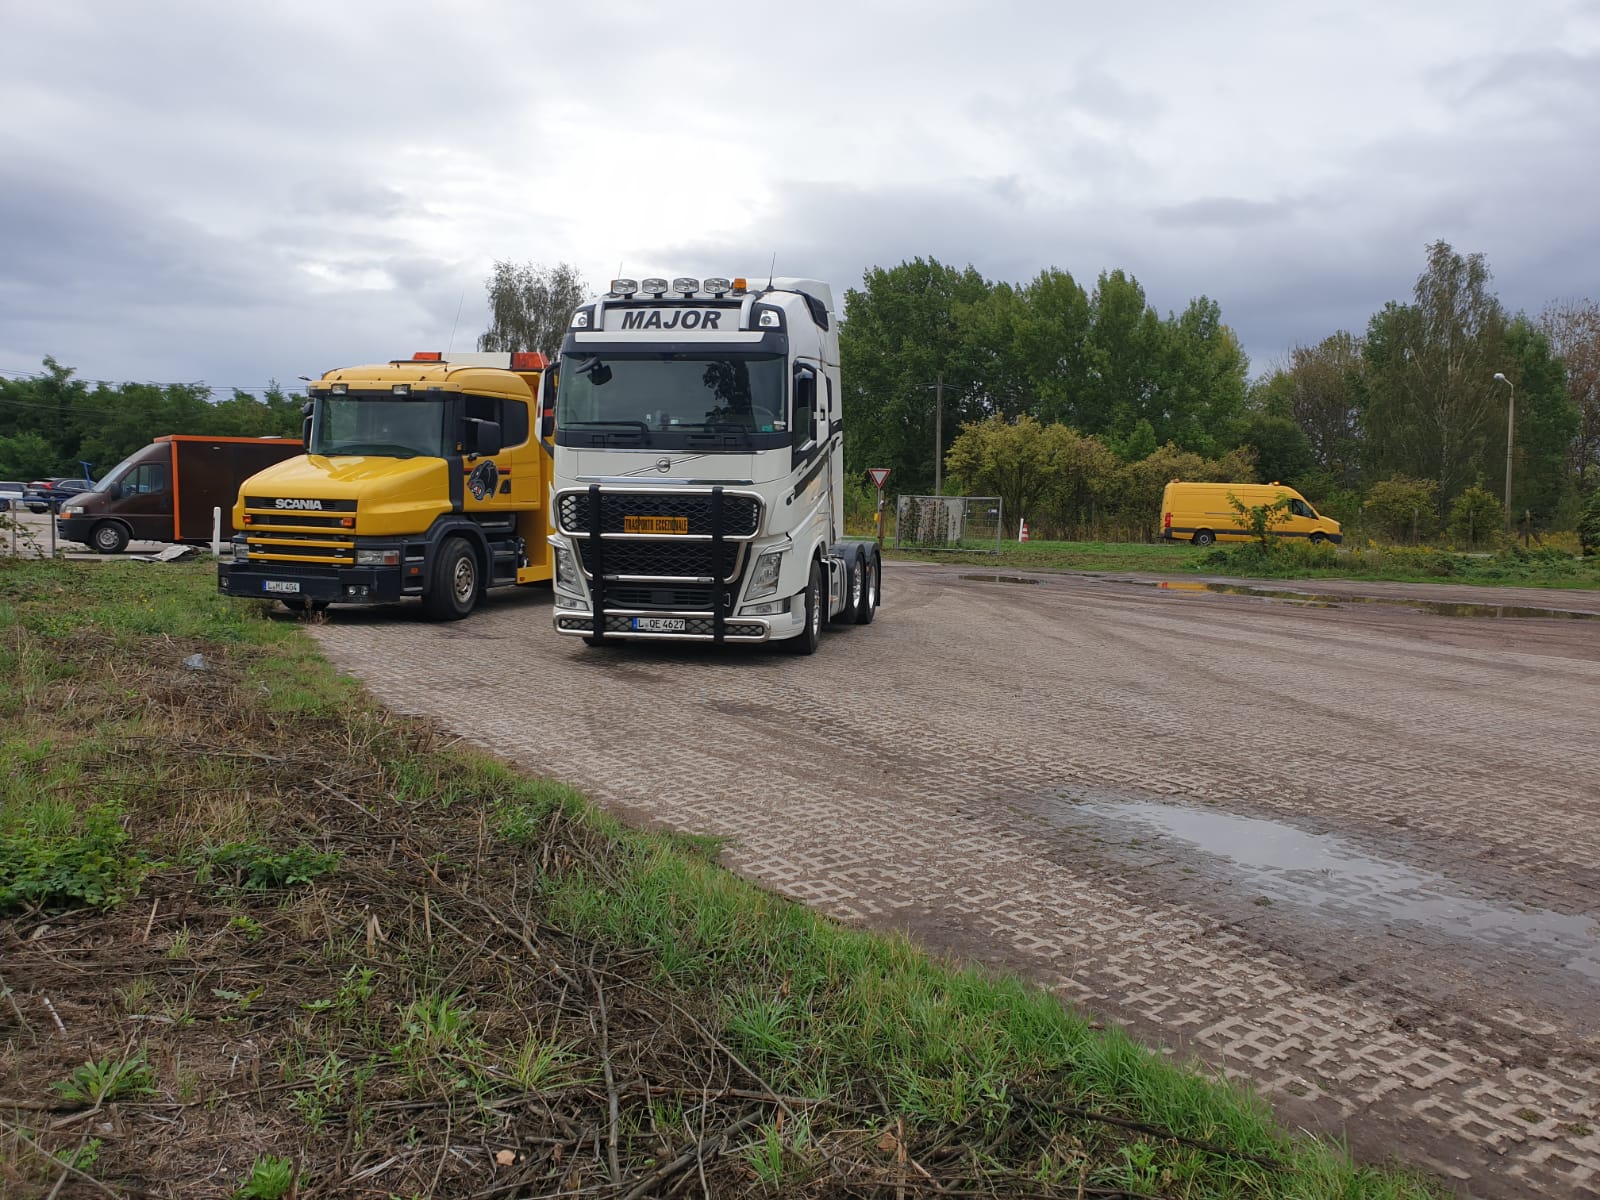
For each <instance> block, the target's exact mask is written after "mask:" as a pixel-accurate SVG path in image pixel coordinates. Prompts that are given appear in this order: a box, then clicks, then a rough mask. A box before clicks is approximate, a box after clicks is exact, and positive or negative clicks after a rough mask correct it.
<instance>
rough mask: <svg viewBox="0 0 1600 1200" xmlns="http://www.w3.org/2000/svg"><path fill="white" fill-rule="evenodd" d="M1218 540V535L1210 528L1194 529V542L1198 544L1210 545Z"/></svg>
mask: <svg viewBox="0 0 1600 1200" xmlns="http://www.w3.org/2000/svg"><path fill="white" fill-rule="evenodd" d="M1216 540H1217V535H1216V534H1214V533H1212V532H1211V530H1209V529H1196V530H1195V531H1194V544H1195V545H1196V546H1209V545H1211V543H1213V542H1215V541H1216Z"/></svg>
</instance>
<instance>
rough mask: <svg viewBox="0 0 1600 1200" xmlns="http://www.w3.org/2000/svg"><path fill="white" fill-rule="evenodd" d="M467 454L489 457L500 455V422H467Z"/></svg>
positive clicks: (471, 420)
mask: <svg viewBox="0 0 1600 1200" xmlns="http://www.w3.org/2000/svg"><path fill="white" fill-rule="evenodd" d="M467 435H468V436H467V453H469V454H478V455H482V456H484V457H486V458H487V457H491V456H493V455H496V454H499V453H500V422H499V421H479V420H476V419H470V420H468V421H467Z"/></svg>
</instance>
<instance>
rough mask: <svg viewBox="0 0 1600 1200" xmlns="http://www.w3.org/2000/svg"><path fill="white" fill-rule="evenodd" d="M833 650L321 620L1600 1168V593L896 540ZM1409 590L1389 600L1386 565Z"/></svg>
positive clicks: (1514, 1153) (1349, 1116)
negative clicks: (866, 612) (1048, 561)
mask: <svg viewBox="0 0 1600 1200" xmlns="http://www.w3.org/2000/svg"><path fill="white" fill-rule="evenodd" d="M884 583H885V595H886V607H885V608H884V609H883V610H882V613H881V614H880V617H879V620H878V621H877V623H875V624H874V625H872V626H870V627H854V628H847V629H843V630H840V631H836V632H833V633H831V634H830V635H829V636H828V637H827V638H826V639H825V640H824V643H823V646H822V648H821V650H820V651H819V652H818V654H817V655H816V656H815V657H814V658H811V659H795V658H792V657H789V656H787V655H783V654H779V653H774V652H771V651H767V650H755V651H752V650H748V649H727V650H717V649H712V648H696V647H676V646H659V645H657V646H623V647H616V648H611V647H602V648H589V647H586V646H584V645H583V643H582V642H581V641H578V640H577V639H564V638H559V637H557V636H556V635H555V634H554V633H553V632H552V630H551V628H550V616H549V594H548V592H547V591H539V590H530V591H528V592H522V593H517V594H515V595H510V596H505V595H501V596H497V597H495V598H492V599H491V600H490V601H489V603H488V605H487V606H486V607H485V608H484V609H483V610H482V611H480V612H478V613H477V614H475V615H474V616H473V617H472V618H470V619H469V620H467V621H464V622H461V623H459V624H453V625H432V624H428V623H426V622H424V621H423V620H422V619H421V616H420V613H419V612H417V611H416V610H415V609H413V608H410V607H402V608H399V609H390V610H386V611H361V610H335V611H334V612H333V613H332V614H331V617H330V619H329V620H328V622H327V623H325V624H319V625H315V626H313V627H312V628H313V630H314V632H315V634H316V636H317V637H318V638H319V639H320V640H321V642H322V644H323V645H324V647H325V649H326V651H327V653H328V654H329V655H330V657H331V658H332V659H333V660H334V662H335V663H337V664H338V665H340V666H341V667H342V668H344V669H346V670H348V671H350V672H352V673H354V674H357V675H358V676H360V677H361V678H362V679H363V680H365V681H366V682H367V684H368V685H369V686H370V687H371V689H372V690H373V692H374V693H375V694H376V695H377V696H378V698H379V699H381V700H382V701H384V702H386V703H387V704H389V705H391V706H392V707H394V708H396V709H398V710H400V711H404V712H412V713H421V714H427V715H429V716H432V717H435V718H437V719H438V720H440V721H442V722H443V723H444V724H445V725H446V726H448V727H449V728H451V729H453V730H455V731H457V732H459V733H461V734H463V735H465V736H467V737H469V738H470V739H472V740H473V741H476V742H478V743H480V744H482V745H484V746H486V747H488V748H490V749H492V750H493V751H495V752H497V753H499V754H501V755H502V756H505V757H506V758H508V759H511V760H514V761H515V762H517V763H519V764H521V765H522V766H524V767H526V768H528V769H530V770H532V771H536V772H542V773H547V774H550V775H554V776H557V777H561V778H564V779H569V780H572V781H574V782H576V783H578V784H580V785H581V786H583V787H584V788H585V789H587V790H588V791H589V792H590V794H592V795H594V796H595V797H596V798H597V799H599V800H601V801H602V802H604V803H606V804H607V805H609V806H612V807H613V808H615V809H616V810H618V811H621V812H624V813H626V814H628V815H630V816H632V817H633V818H635V819H637V820H639V821H642V822H652V823H656V824H659V825H663V826H667V827H671V828H675V829H680V830H685V831H691V832H695V833H703V834H711V835H716V836H718V837H721V838H724V839H726V845H727V849H726V851H725V854H724V860H725V861H726V863H727V864H728V865H729V866H731V867H733V868H734V869H736V870H738V871H740V872H742V873H744V874H746V875H748V876H749V877H751V878H753V879H756V880H759V881H761V882H762V883H764V884H766V885H767V886H770V887H772V888H774V889H776V890H778V891H780V892H783V893H785V894H787V895H790V896H794V897H797V898H800V899H802V900H805V901H807V902H808V903H811V904H813V905H815V906H816V907H818V908H819V909H821V910H823V911H825V912H828V913H830V914H833V915H835V916H837V917H839V918H842V919H845V920H848V921H853V922H859V923H862V924H866V925H870V926H874V927H878V928H885V929H890V928H895V929H906V930H910V931H911V932H912V933H913V934H914V935H915V936H917V937H918V938H919V939H920V940H922V941H923V942H924V943H926V944H927V945H928V946H929V947H931V948H933V949H936V950H945V951H952V952H955V953H959V954H962V955H966V956H969V957H972V958H975V959H979V960H983V961H988V962H993V963H998V964H1004V965H1006V966H1009V967H1012V968H1016V969H1018V970H1021V971H1023V972H1025V973H1027V974H1029V975H1031V976H1033V977H1035V978H1037V979H1039V980H1041V981H1043V982H1045V983H1046V984H1048V985H1049V986H1050V987H1052V988H1054V989H1055V990H1056V991H1057V992H1058V993H1059V994H1060V995H1061V996H1062V997H1063V999H1065V1000H1068V1001H1071V1002H1073V1003H1075V1004H1078V1005H1082V1006H1084V1007H1086V1008H1089V1009H1093V1010H1097V1011H1100V1012H1103V1013H1105V1014H1107V1015H1109V1016H1112V1017H1114V1018H1116V1019H1118V1020H1121V1021H1124V1022H1126V1023H1127V1024H1128V1025H1130V1026H1131V1027H1132V1028H1133V1029H1135V1030H1136V1031H1137V1032H1139V1033H1140V1034H1141V1035H1142V1036H1144V1037H1145V1038H1147V1039H1148V1040H1149V1041H1151V1042H1152V1043H1154V1044H1158V1045H1161V1046H1163V1047H1165V1048H1168V1049H1169V1050H1171V1051H1172V1052H1173V1053H1175V1054H1178V1055H1180V1056H1182V1057H1185V1058H1197V1059H1199V1060H1201V1061H1202V1062H1204V1063H1206V1064H1207V1065H1209V1066H1210V1067H1211V1068H1213V1069H1215V1070H1218V1071H1222V1072H1225V1073H1227V1074H1228V1075H1230V1076H1233V1077H1236V1078H1239V1079H1243V1080H1248V1081H1250V1082H1251V1083H1253V1084H1254V1085H1256V1086H1258V1087H1259V1088H1261V1089H1262V1090H1263V1091H1264V1092H1266V1093H1267V1094H1268V1095H1270V1096H1271V1097H1272V1099H1273V1101H1274V1102H1275V1103H1276V1104H1277V1105H1278V1106H1279V1109H1280V1112H1281V1113H1282V1114H1283V1115H1284V1117H1285V1118H1286V1119H1287V1120H1288V1121H1289V1122H1290V1123H1291V1124H1297V1125H1304V1126H1306V1127H1308V1128H1311V1129H1316V1130H1319V1131H1323V1132H1326V1133H1331V1134H1335V1135H1339V1136H1343V1137H1346V1138H1348V1140H1349V1142H1350V1144H1351V1146H1352V1147H1353V1149H1354V1150H1355V1151H1356V1152H1357V1153H1358V1154H1359V1155H1361V1156H1362V1157H1365V1158H1370V1159H1383V1158H1388V1157H1391V1156H1393V1157H1397V1158H1400V1159H1403V1160H1407V1161H1410V1162H1413V1163H1415V1164H1417V1165H1420V1166H1422V1167H1424V1168H1426V1169H1428V1170H1431V1171H1434V1172H1436V1173H1438V1174H1439V1175H1440V1176H1441V1177H1442V1178H1444V1179H1446V1180H1449V1181H1451V1182H1452V1183H1453V1184H1454V1185H1455V1186H1456V1187H1457V1188H1458V1189H1459V1190H1460V1192H1461V1194H1463V1195H1470V1196H1550V1195H1569V1196H1570V1195H1600V1111H1597V1108H1600V1102H1597V1097H1600V819H1597V818H1600V789H1597V788H1596V786H1595V782H1594V780H1595V774H1594V739H1595V734H1596V731H1597V722H1596V716H1595V714H1596V713H1597V712H1600V620H1592V619H1575V618H1573V617H1572V616H1570V615H1564V616H1548V617H1539V616H1531V617H1530V616H1525V615H1524V616H1493V615H1442V614H1441V613H1439V612H1433V611H1424V610H1422V609H1419V608H1416V607H1412V606H1409V605H1408V604H1406V603H1395V602H1396V601H1404V600H1405V599H1406V598H1407V597H1426V598H1431V599H1433V600H1435V601H1438V600H1448V601H1452V602H1463V603H1487V604H1491V605H1493V606H1496V607H1499V608H1503V607H1504V606H1507V605H1510V606H1521V607H1527V608H1541V607H1557V608H1562V609H1573V610H1578V611H1581V612H1585V613H1588V614H1600V595H1597V594H1595V593H1563V592H1547V591H1535V590H1509V589H1494V590H1492V591H1491V590H1489V589H1470V588H1456V587H1428V586H1425V585H1395V584H1375V585H1332V584H1323V583H1315V584H1304V585H1282V584H1271V585H1263V586H1264V587H1266V588H1268V589H1269V590H1272V591H1285V590H1298V591H1301V592H1304V593H1306V595H1302V596H1276V597H1274V596H1262V595H1248V594H1227V593H1219V592H1213V591H1207V590H1204V588H1202V587H1197V586H1196V582H1195V581H1194V580H1193V579H1186V580H1182V581H1175V584H1174V586H1171V587H1167V586H1162V581H1159V580H1157V579H1154V578H1150V579H1132V578H1126V579H1114V578H1106V577H1096V576H1084V575H1077V576H1043V575H1038V576H1036V575H1020V574H1017V573H1015V572H994V571H985V570H983V569H982V568H972V567H954V566H925V565H918V564H899V563H896V564H890V565H889V568H888V570H887V571H886V577H885V581H884ZM1362 595H1364V596H1375V597H1380V598H1382V599H1384V600H1385V601H1389V602H1385V603H1370V602H1362V601H1360V600H1357V599H1356V598H1355V597H1357V596H1362Z"/></svg>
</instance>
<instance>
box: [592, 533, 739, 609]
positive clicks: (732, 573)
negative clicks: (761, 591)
mask: <svg viewBox="0 0 1600 1200" xmlns="http://www.w3.org/2000/svg"><path fill="white" fill-rule="evenodd" d="M575 545H576V546H577V549H578V557H579V559H580V561H582V563H583V573H584V574H585V575H587V576H589V577H590V578H593V577H594V567H593V566H592V565H591V564H590V562H589V561H588V560H589V549H590V548H589V545H588V543H587V542H586V541H585V540H584V539H581V538H580V539H578V541H577V542H576V543H575ZM721 551H722V552H721V554H720V556H718V560H717V561H716V562H713V561H712V544H711V543H710V542H701V541H688V540H687V539H677V538H649V539H646V538H639V539H636V540H635V539H626V538H615V539H613V538H607V539H606V541H605V563H604V567H605V573H606V574H607V575H608V576H612V575H651V576H655V577H657V578H666V579H721V580H724V581H727V580H731V579H733V578H735V577H736V576H737V575H738V573H739V563H740V559H741V558H742V557H743V554H744V545H743V544H742V543H739V542H724V543H723V544H722V548H721ZM607 594H608V595H609V594H610V589H607Z"/></svg>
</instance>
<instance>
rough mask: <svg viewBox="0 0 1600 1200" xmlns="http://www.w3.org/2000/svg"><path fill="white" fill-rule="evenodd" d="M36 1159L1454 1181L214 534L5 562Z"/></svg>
mask: <svg viewBox="0 0 1600 1200" xmlns="http://www.w3.org/2000/svg"><path fill="white" fill-rule="evenodd" d="M0 668H3V669H4V671H5V674H6V677H7V678H8V679H11V680H13V681H14V686H13V687H12V688H11V689H10V691H8V692H7V693H6V694H5V695H4V697H0V717H3V722H0V729H3V730H4V733H3V736H0V780H3V781H4V782H3V783H0V788H3V789H4V790H3V791H0V897H4V899H3V905H4V908H3V911H0V963H3V966H0V993H3V1002H0V1033H3V1043H0V1185H3V1186H0V1191H4V1192H6V1193H7V1194H17V1195H25V1194H35V1193H36V1194H40V1195H43V1194H49V1193H51V1192H52V1191H54V1192H55V1194H57V1195H61V1196H66V1195H85V1196H87V1195H104V1194H112V1195H122V1194H137V1193H140V1192H158V1191H159V1192H161V1193H162V1194H165V1190H167V1189H176V1191H177V1192H178V1193H180V1194H183V1195H185V1196H202V1197H203V1196H250V1197H262V1198H265V1200H275V1198H276V1197H282V1196H290V1195H298V1194H316V1195H323V1196H334V1195H339V1196H344V1195H351V1196H354V1195H362V1196H365V1195H373V1196H399V1197H409V1196H430V1197H447V1196H459V1197H466V1196H474V1197H483V1198H485V1200H488V1198H490V1197H499V1196H505V1197H510V1196H525V1195H546V1194H554V1193H560V1194H577V1195H585V1196H597V1197H642V1196H647V1195H649V1196H661V1195H674V1194H678V1193H688V1194H695V1195H700V1194H709V1195H718V1196H724V1195H752V1196H756V1195H784V1196H819V1197H820V1196H846V1195H851V1196H856V1195H885V1196H887V1195H896V1196H933V1195H943V1196H974V1195H983V1196H994V1197H1008V1196H1018V1197H1020V1196H1062V1197H1069V1196H1070V1197H1088V1196H1094V1197H1118V1196H1129V1197H1144V1196H1173V1197H1195V1198H1198V1197H1279V1196H1281V1197H1297V1198H1298V1197H1305V1198H1308V1200H1309V1198H1317V1197H1329V1198H1332V1197H1339V1198H1341V1200H1366V1198H1372V1200H1379V1198H1393V1200H1400V1198H1403V1197H1422V1196H1426V1195H1430V1194H1432V1193H1431V1192H1430V1190H1429V1188H1428V1186H1427V1185H1426V1184H1424V1183H1423V1182H1420V1181H1418V1180H1417V1179H1414V1178H1412V1177H1410V1176H1408V1175H1406V1174H1405V1173H1403V1172H1399V1171H1393V1170H1382V1169H1377V1168H1366V1167H1359V1166H1353V1165H1351V1164H1350V1163H1348V1162H1347V1161H1346V1160H1345V1158H1344V1157H1343V1155H1342V1154H1341V1153H1340V1152H1339V1150H1338V1149H1337V1147H1333V1146H1329V1145H1327V1144H1324V1143H1320V1142H1316V1141H1313V1140H1310V1139H1307V1138H1304V1137H1300V1136H1290V1135H1288V1134H1286V1133H1285V1132H1284V1131H1282V1130H1281V1129H1279V1128H1278V1127H1277V1126H1276V1125H1275V1124H1274V1123H1273V1120H1272V1117H1271V1114H1270V1113H1269V1112H1268V1110H1267V1108H1266V1106H1265V1105H1264V1104H1263V1103H1261V1102H1260V1101H1259V1100H1258V1099H1256V1098H1254V1097H1252V1096H1251V1095H1249V1094H1247V1093H1245V1092H1243V1091H1241V1090H1239V1089H1237V1088H1234V1087H1230V1086H1227V1085H1224V1084H1222V1083H1219V1082H1217V1081H1215V1080H1212V1079H1209V1078H1205V1077H1203V1076H1201V1075H1199V1074H1196V1073H1194V1072H1191V1071H1187V1070H1184V1069H1181V1068H1179V1067H1178V1066H1176V1065H1174V1064H1172V1063H1170V1062H1168V1061H1166V1060H1164V1059H1162V1058H1160V1057H1159V1056H1157V1055H1154V1054H1152V1053H1150V1052H1148V1051H1146V1050H1145V1049H1143V1048H1141V1047H1140V1046H1138V1045H1137V1044H1135V1043H1134V1042H1132V1041H1131V1040H1130V1039H1128V1038H1127V1037H1125V1036H1123V1035H1122V1034H1121V1033H1119V1032H1116V1031H1104V1030H1100V1029H1098V1028H1096V1027H1094V1026H1093V1025H1092V1024H1091V1023H1090V1022H1088V1021H1086V1020H1085V1019H1084V1018H1082V1017H1080V1016H1078V1015H1075V1014H1073V1013H1070V1012H1068V1011H1067V1010H1065V1009H1063V1008H1062V1007H1061V1006H1060V1005H1059V1004H1058V1003H1057V1002H1056V1001H1055V1000H1054V999H1053V998H1052V997H1050V996H1049V995H1047V994H1045V993H1043V992H1042V991H1040V990H1038V989H1037V988H1033V987H1030V986H1027V985H1025V984H1023V983H1020V982H1018V981H1016V980H1014V979H1009V978H997V977H994V976H992V975H989V974H987V973H984V972H979V971H973V970H965V969H962V968H961V967H959V966H957V965H953V964H950V963H945V962H939V961H934V960H931V959H929V958H928V957H927V956H925V955H924V954H922V953H920V952H919V951H917V950H916V949H915V948H914V947H912V946H911V945H909V944H908V943H906V942H905V941H903V940H896V939H892V938H891V939H884V938H878V937H872V936H868V935H865V934H862V933H860V932H856V931H852V930H849V929H845V928H841V927H839V926H837V925H835V924H832V923H830V922H828V921H826V920H823V919H821V918H819V917H817V916H816V915H815V914H813V913H811V912H810V911H808V910H806V909H804V908H801V907H799V906H796V905H794V904H790V903H788V902H786V901H783V900H781V899H778V898H776V897H774V896H772V895H771V894H769V893H766V892H763V891H761V890H759V889H757V888H755V887H754V886H752V885H750V884H747V883H745V882H743V881H741V880H739V879H737V878H736V877H734V876H732V875H730V874H728V873H727V872H725V871H723V870H722V869H721V868H719V867H718V866H717V865H716V862H715V856H714V849H715V848H714V847H713V846H708V845H707V844H705V843H703V842H700V841H696V840H693V839H683V838H671V837H665V836H661V835H652V834H645V833H641V832H637V831H633V830H629V829H626V828H624V827H622V826H620V825H619V824H617V823H616V822H615V821H613V820H611V819H609V818H607V817H606V816H604V815H603V814H600V813H598V812H597V811H595V810H594V809H593V808H592V807H591V806H589V805H588V804H587V802H586V801H585V800H584V799H583V798H582V797H581V796H579V795H577V794H576V793H574V792H572V791H571V790H570V789H567V788H565V787H562V786H560V785H557V784H553V783H551V782H548V781H544V780H538V779H529V778H525V777H521V776H518V775H516V774H514V773H513V772H511V771H509V770H507V769H506V768H504V767H503V766H501V765H500V764H498V763H496V762H494V761H492V760H489V759H487V758H485V757H482V756H478V755H473V754H469V753H466V752H464V751H463V750H461V749H460V748H459V747H456V746H454V745H452V744H451V742H450V740H449V739H448V738H446V737H444V736H443V735H442V734H441V732H440V731H439V730H437V729H435V728H433V727H431V726H429V725H427V724H425V723H419V722H416V721H411V720H405V719H400V718H397V717H395V716H393V715H391V714H389V713H387V712H385V711H383V710H382V709H380V708H378V707H376V706H375V705H373V704H372V703H371V702H370V701H369V700H368V699H367V698H366V697H365V695H364V693H362V692H361V691H360V689H359V688H358V687H356V685H354V684H353V683H352V682H350V681H349V680H347V679H344V678H341V677H340V676H338V675H337V674H336V673H335V672H334V671H333V670H332V669H331V668H329V667H328V666H327V665H326V664H325V663H324V662H323V661H322V660H321V659H320V658H318V657H317V655H316V654H315V653H314V651H313V649H312V648H311V646H310V644H309V640H308V639H305V638H304V637H302V636H301V635H300V633H299V631H298V629H297V628H296V627H295V625H294V623H293V622H290V621H287V620H283V619H268V618H267V610H266V608H265V606H264V605H256V604H248V603H237V602H227V601H224V600H222V599H221V598H220V597H217V596H216V595H215V594H214V591H213V584H212V580H211V575H210V572H209V570H208V569H207V568H205V567H204V566H196V565H170V566H165V567H145V566H140V565H137V564H91V563H60V562H33V563H16V562H10V563H5V564H0Z"/></svg>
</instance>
